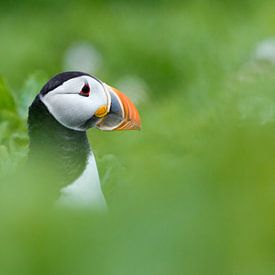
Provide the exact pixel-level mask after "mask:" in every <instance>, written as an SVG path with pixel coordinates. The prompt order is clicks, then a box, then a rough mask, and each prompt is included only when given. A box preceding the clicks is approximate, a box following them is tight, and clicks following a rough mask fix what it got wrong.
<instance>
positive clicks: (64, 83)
mask: <svg viewBox="0 0 275 275" xmlns="http://www.w3.org/2000/svg"><path fill="white" fill-rule="evenodd" d="M39 98H40V100H41V101H42V102H43V103H44V105H45V106H46V107H47V109H48V111H49V112H50V113H51V114H52V116H53V117H54V118H55V119H56V120H57V121H58V122H59V123H60V124H62V125H63V126H65V127H67V128H69V129H72V130H76V131H86V130H88V129H89V128H92V127H95V128H98V129H101V130H107V131H111V130H138V129H140V125H141V123H140V118H139V114H138V111H137V109H136V107H135V106H134V104H133V103H132V102H131V101H130V99H129V98H128V97H127V96H125V95H124V94H123V93H121V92H120V91H119V90H117V89H115V88H113V87H111V86H109V85H107V84H105V83H104V82H102V81H100V80H99V79H97V78H95V77H93V76H91V75H89V74H86V73H82V72H64V73H60V74H58V75H56V76H54V77H53V78H52V79H50V80H49V81H48V82H47V83H46V85H45V86H44V87H43V88H42V90H41V91H40V94H39Z"/></svg>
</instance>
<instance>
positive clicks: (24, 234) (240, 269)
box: [0, 0, 275, 275]
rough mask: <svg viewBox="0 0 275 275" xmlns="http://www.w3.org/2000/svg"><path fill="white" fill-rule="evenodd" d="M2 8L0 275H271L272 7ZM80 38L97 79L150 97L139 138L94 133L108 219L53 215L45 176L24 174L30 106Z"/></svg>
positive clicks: (274, 196) (274, 156)
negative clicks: (136, 82)
mask: <svg viewBox="0 0 275 275" xmlns="http://www.w3.org/2000/svg"><path fill="white" fill-rule="evenodd" d="M0 5H1V9H0V22H1V24H0V37H1V43H0V60H1V63H0V74H1V75H2V76H3V78H4V79H5V82H4V81H3V80H2V78H1V80H0V144H1V145H0V171H1V174H0V175H1V176H0V178H1V184H0V188H1V192H0V206H1V208H0V214H1V218H0V228H1V234H0V240H1V248H0V273H1V274H20V275H21V274H118V275H121V274H150V275H151V274H157V275H161V274H165V275H166V274H211V275H212V274H241V275H245V274H249V275H252V274H261V275H262V274H263V275H265V274H270V275H271V274H274V272H275V237H274V228H275V221H274V211H275V204H274V201H275V187H274V186H275V185H274V184H275V183H274V182H275V173H274V166H275V93H274V87H275V65H274V64H273V62H272V61H271V60H268V59H266V60H264V61H263V60H258V58H257V56H256V55H255V52H256V48H257V46H258V44H259V43H261V42H262V41H263V40H265V39H267V38H270V37H275V19H274V12H275V4H274V2H273V1H271V0H266V1H256V0H251V1H249V0H246V1H218V0H207V1H202V0H201V1H200V0H196V1H164V0H162V1H123V0H119V1H111V0H108V1H63V0H61V1H6V2H5V3H1V4H0ZM79 41H80V42H81V41H84V42H87V43H91V44H92V45H93V46H94V47H95V48H96V49H97V50H98V51H99V52H100V54H101V55H102V57H103V66H101V67H100V68H99V69H98V71H97V76H98V77H99V78H100V79H102V80H104V81H106V82H107V83H109V84H112V83H116V82H117V80H118V79H119V78H121V77H123V76H124V75H133V76H138V77H139V78H141V79H143V80H144V81H145V83H146V84H147V86H148V89H149V90H150V91H149V93H150V97H148V99H147V100H146V101H145V102H143V103H142V104H140V105H139V106H138V107H139V110H140V113H141V117H142V123H143V127H142V131H140V132H136V133H135V132H128V133H126V132H125V133H121V132H119V133H106V132H100V131H96V130H91V131H90V133H89V134H90V141H91V144H92V145H93V150H94V152H95V154H96V156H97V159H98V165H99V170H100V174H101V178H102V183H103V188H104V192H105V194H106V197H107V200H108V202H109V213H108V215H106V216H100V215H97V214H93V213H85V212H84V213H79V212H76V213H74V212H69V211H61V210H60V211H57V210H56V209H52V208H51V207H49V206H48V204H47V203H45V197H47V190H46V189H45V188H46V186H47V181H50V177H49V178H48V179H41V183H36V182H33V181H32V180H31V179H28V177H25V175H26V174H28V173H27V172H28V171H24V169H23V171H21V172H20V173H19V170H20V169H19V168H18V167H19V164H21V163H22V160H24V159H25V158H26V155H27V133H26V112H27V106H28V104H29V103H30V102H31V99H32V98H33V97H34V95H35V94H36V93H38V92H39V89H40V87H41V86H42V85H43V83H44V82H45V81H46V79H48V78H49V77H50V76H51V75H53V74H55V73H57V72H59V71H62V69H63V62H64V61H63V58H64V53H65V51H66V50H67V48H68V47H70V46H71V45H72V44H74V43H75V42H79ZM118 82H119V81H118ZM6 83H8V85H7V84H6ZM118 88H119V87H118ZM149 98H150V99H149ZM15 171H16V172H15ZM32 172H34V171H30V174H31V173H32ZM22 173H23V176H22ZM4 176H5V178H6V179H5V180H4ZM7 177H8V179H7ZM44 183H45V184H44Z"/></svg>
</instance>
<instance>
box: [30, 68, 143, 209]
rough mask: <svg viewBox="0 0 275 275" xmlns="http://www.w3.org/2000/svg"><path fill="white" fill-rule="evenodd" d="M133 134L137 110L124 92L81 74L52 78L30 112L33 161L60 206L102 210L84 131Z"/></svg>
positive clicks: (96, 178) (94, 162) (31, 155)
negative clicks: (49, 184) (46, 178)
mask: <svg viewBox="0 0 275 275" xmlns="http://www.w3.org/2000/svg"><path fill="white" fill-rule="evenodd" d="M90 128H98V129H100V130H105V131H111V130H135V129H139V128H140V119H139V114H138V111H137V110H136V108H135V106H134V105H133V103H132V102H131V101H130V100H129V99H128V98H127V97H126V96H125V95H124V94H122V93H121V92H120V91H118V90H116V89H115V88H112V87H110V86H108V85H107V84H105V83H103V82H102V81H100V80H98V79H97V78H95V77H93V76H91V75H89V74H86V73H82V72H64V73H61V74H58V75H56V76H55V77H53V78H52V79H50V80H49V81H48V82H47V83H46V85H45V86H44V87H43V88H42V89H41V91H40V93H39V94H38V95H37V96H36V98H35V99H34V101H33V103H32V104H31V106H30V108H29V116H28V129H29V137H30V146H29V148H30V149H29V162H30V163H31V164H33V165H36V166H38V167H39V168H40V169H42V170H43V169H44V170H43V171H44V173H43V176H47V175H51V176H53V178H54V179H55V180H51V184H52V189H53V190H54V193H55V194H57V203H58V204H61V205H65V206H68V207H89V208H93V209H104V208H106V203H105V199H104V195H103V193H102V191H101V185H100V180H99V176H98V171H97V166H96V161H95V157H94V154H93V152H92V150H91V148H90V145H89V142H88V138H87V133H86V131H87V130H88V129H90Z"/></svg>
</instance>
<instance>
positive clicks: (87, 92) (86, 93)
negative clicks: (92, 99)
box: [79, 84, 90, 96]
mask: <svg viewBox="0 0 275 275" xmlns="http://www.w3.org/2000/svg"><path fill="white" fill-rule="evenodd" d="M79 94H80V95H82V96H89V95H90V86H89V85H88V84H85V85H84V86H83V87H82V89H81V91H80V93H79Z"/></svg>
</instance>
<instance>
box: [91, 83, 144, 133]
mask: <svg viewBox="0 0 275 275" xmlns="http://www.w3.org/2000/svg"><path fill="white" fill-rule="evenodd" d="M105 88H106V90H107V92H108V93H109V95H110V101H111V102H110V107H109V111H108V113H107V114H106V115H105V116H104V117H103V118H102V119H101V120H100V121H99V122H98V123H97V125H96V126H97V128H99V129H101V130H107V131H108V130H109V131H111V130H140V128H141V122H140V117H139V113H138V111H137V109H136V107H135V105H134V104H133V102H132V101H131V100H130V99H129V98H128V97H127V96H126V95H124V94H123V93H122V92H120V91H119V90H117V89H115V88H113V87H110V86H108V85H106V84H105Z"/></svg>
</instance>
